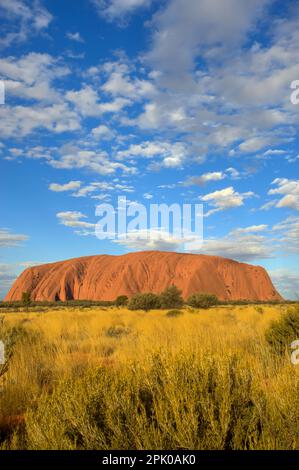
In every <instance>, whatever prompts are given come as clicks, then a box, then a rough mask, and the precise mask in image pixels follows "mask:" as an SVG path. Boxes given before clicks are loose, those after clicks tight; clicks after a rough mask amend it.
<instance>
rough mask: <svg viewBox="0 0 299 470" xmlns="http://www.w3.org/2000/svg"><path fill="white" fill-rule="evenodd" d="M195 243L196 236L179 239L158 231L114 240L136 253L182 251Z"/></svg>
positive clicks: (130, 234) (140, 231)
mask: <svg viewBox="0 0 299 470" xmlns="http://www.w3.org/2000/svg"><path fill="white" fill-rule="evenodd" d="M194 241H195V239H194V236H190V237H188V236H186V237H182V238H177V237H175V236H173V235H172V234H171V233H169V232H167V231H163V230H158V229H148V230H136V231H131V232H128V233H126V234H125V236H123V237H120V238H118V239H115V240H113V242H114V243H116V244H118V245H123V246H125V247H126V248H128V249H129V250H136V251H144V250H158V251H182V250H183V249H184V244H185V243H192V242H194Z"/></svg>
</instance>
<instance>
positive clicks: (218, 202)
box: [201, 186, 254, 217]
mask: <svg viewBox="0 0 299 470" xmlns="http://www.w3.org/2000/svg"><path fill="white" fill-rule="evenodd" d="M251 196H254V193H253V192H252V191H249V192H246V193H239V192H238V191H235V190H234V188H233V187H232V186H229V187H228V188H225V189H221V190H219V191H214V192H213V193H210V194H206V195H205V196H203V197H202V198H201V199H202V200H203V201H204V202H208V203H209V204H211V205H212V206H213V207H215V209H211V210H210V211H208V212H207V213H206V214H205V215H206V217H208V216H209V215H212V214H214V213H215V212H218V211H223V210H226V209H231V208H233V207H240V206H243V204H244V199H245V198H248V197H251Z"/></svg>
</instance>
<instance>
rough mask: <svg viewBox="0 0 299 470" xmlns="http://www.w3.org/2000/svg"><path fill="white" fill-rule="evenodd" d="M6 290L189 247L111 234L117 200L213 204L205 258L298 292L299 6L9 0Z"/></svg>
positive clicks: (2, 162)
mask: <svg viewBox="0 0 299 470" xmlns="http://www.w3.org/2000/svg"><path fill="white" fill-rule="evenodd" d="M0 21H1V28H0V80H2V81H3V82H4V83H5V104H2V105H0V172H1V173H0V174H1V185H0V191H1V219H0V220H1V222H0V296H4V295H5V293H6V292H7V290H8V288H9V287H10V285H11V283H12V282H13V280H14V279H15V277H16V276H17V275H18V274H19V273H20V272H21V271H22V270H23V269H24V268H25V267H27V266H30V265H33V264H41V263H44V262H52V261H56V260H61V259H66V258H71V257H77V256H83V255H89V254H97V253H113V254H121V253H125V252H127V251H134V250H140V249H150V248H155V249H161V248H163V249H171V250H181V249H182V247H181V245H180V244H179V243H177V242H175V241H174V242H172V243H170V242H169V241H167V240H165V239H163V237H162V238H161V239H160V240H156V241H155V243H154V244H153V242H152V241H151V242H149V241H146V240H144V241H143V242H142V243H141V242H140V241H138V242H137V241H136V238H134V237H132V238H130V237H129V238H128V239H127V240H126V241H125V242H123V243H119V242H118V243H116V242H115V241H113V240H102V241H101V240H98V239H97V238H96V237H95V235H94V234H95V230H94V226H95V224H96V222H97V217H96V216H95V207H96V205H97V204H99V203H101V202H107V203H111V204H112V205H114V206H115V205H116V201H117V198H118V196H126V197H127V199H128V200H129V201H137V202H139V203H142V204H144V205H145V206H148V205H149V204H150V203H158V204H160V203H167V204H171V203H178V204H183V203H192V204H196V203H202V204H204V212H205V217H204V244H203V247H202V248H201V250H200V252H201V253H206V254H213V255H221V256H225V257H230V258H234V259H237V260H239V261H244V262H249V263H253V264H259V265H262V266H264V267H265V268H266V269H267V270H268V271H269V272H270V274H271V277H272V279H273V281H274V283H275V285H276V286H277V287H278V289H279V290H280V292H281V293H282V294H284V295H285V296H287V297H289V298H290V297H292V298H296V296H297V295H299V272H298V264H299V263H298V230H299V219H298V209H299V200H298V198H299V183H298V163H299V141H298V124H299V104H298V105H296V104H293V103H292V102H291V99H290V96H291V93H292V90H291V83H292V82H293V81H294V80H299V60H298V51H299V28H298V24H299V4H298V2H297V1H282V0H278V1H273V0H246V1H240V0H188V2H186V0H167V1H166V0H165V1H158V0H156V1H155V0H106V1H105V0H84V1H83V0H78V1H75V2H74V1H70V0H48V1H46V0H44V1H41V0H40V1H38V0H36V1H33V2H32V1H30V2H29V1H26V0H0Z"/></svg>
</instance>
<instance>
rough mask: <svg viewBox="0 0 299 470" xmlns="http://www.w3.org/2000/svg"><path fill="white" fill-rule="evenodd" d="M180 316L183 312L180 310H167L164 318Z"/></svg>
mask: <svg viewBox="0 0 299 470" xmlns="http://www.w3.org/2000/svg"><path fill="white" fill-rule="evenodd" d="M182 314H183V312H182V311H181V310H177V309H174V310H169V311H168V312H167V313H166V316H167V317H179V316H180V315H182Z"/></svg>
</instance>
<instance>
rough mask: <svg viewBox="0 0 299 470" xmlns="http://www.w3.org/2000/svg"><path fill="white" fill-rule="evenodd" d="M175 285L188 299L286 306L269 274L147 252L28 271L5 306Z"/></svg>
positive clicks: (214, 260)
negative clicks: (200, 295) (201, 295)
mask: <svg viewBox="0 0 299 470" xmlns="http://www.w3.org/2000/svg"><path fill="white" fill-rule="evenodd" d="M171 284H175V285H176V286H177V287H178V288H179V289H181V290H182V292H183V296H184V298H187V297H188V296H189V295H190V294H193V293H195V292H208V293H212V294H216V295H217V296H218V298H219V299H221V300H240V299H246V300H280V299H282V298H281V296H280V295H279V293H278V292H277V291H276V290H275V288H274V287H273V284H272V282H271V279H270V278H269V276H268V274H267V272H266V271H265V269H263V268H261V267H259V266H252V265H249V264H245V263H238V262H237V261H233V260H230V259H226V258H221V257H218V256H208V255H196V254H181V253H173V252H159V251H145V252H139V253H129V254H126V255H121V256H112V255H98V256H88V257H83V258H75V259H71V260H67V261H61V262H57V263H51V264H44V265H41V266H34V267H32V268H28V269H26V270H25V271H24V272H23V273H22V274H21V275H20V276H19V278H18V279H17V280H16V282H15V283H14V285H13V286H12V288H11V289H10V291H9V292H8V294H7V296H6V298H5V300H6V301H13V300H20V299H21V297H22V293H23V292H30V293H31V299H32V300H40V301H42V300H48V301H57V300H62V301H64V300H72V299H75V300H77V299H78V300H114V299H115V298H116V297H117V296H118V295H122V294H124V295H127V296H128V297H131V296H132V295H134V294H135V293H137V292H155V293H159V292H161V291H162V290H163V289H165V288H166V287H168V286H170V285H171Z"/></svg>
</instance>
